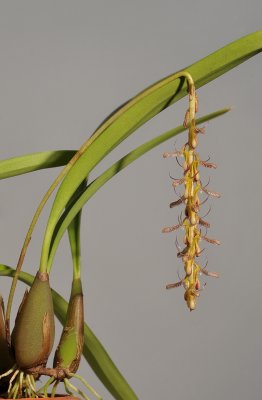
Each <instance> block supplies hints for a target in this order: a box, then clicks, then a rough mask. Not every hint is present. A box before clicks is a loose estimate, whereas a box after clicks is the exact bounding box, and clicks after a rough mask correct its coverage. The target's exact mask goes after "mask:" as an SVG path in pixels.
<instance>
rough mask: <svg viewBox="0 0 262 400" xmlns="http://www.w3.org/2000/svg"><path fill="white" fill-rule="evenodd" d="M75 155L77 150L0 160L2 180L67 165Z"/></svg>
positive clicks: (40, 153) (48, 152)
mask: <svg viewBox="0 0 262 400" xmlns="http://www.w3.org/2000/svg"><path fill="white" fill-rule="evenodd" d="M74 154H75V150H54V151H43V152H38V153H31V154H26V155H23V156H18V157H12V158H8V159H6V160H0V179H6V178H11V177H13V176H17V175H22V174H27V173H29V172H34V171H38V170H40V169H45V168H54V167H60V166H62V165H65V164H67V163H68V162H69V161H70V160H71V158H72V157H73V155H74Z"/></svg>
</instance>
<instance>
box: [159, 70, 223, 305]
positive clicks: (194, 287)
mask: <svg viewBox="0 0 262 400" xmlns="http://www.w3.org/2000/svg"><path fill="white" fill-rule="evenodd" d="M183 74H184V76H185V78H186V80H187V84H188V94H189V107H188V109H187V111H186V113H185V117H184V122H183V126H184V127H186V128H188V139H187V142H186V144H185V145H184V146H183V147H182V148H181V150H176V151H175V152H173V153H168V152H166V153H164V158H169V157H175V158H176V160H177V162H178V163H179V161H178V159H177V157H178V156H179V155H181V156H182V157H183V158H184V162H183V163H182V164H180V163H179V165H180V166H181V167H182V168H183V171H184V174H183V177H182V178H176V179H173V182H172V186H173V188H174V190H175V192H176V188H177V187H178V186H180V185H183V186H184V193H182V194H181V195H178V194H177V195H178V197H179V199H178V200H175V201H172V202H171V203H170V208H175V207H176V206H178V205H181V204H185V211H184V213H185V218H184V219H182V217H180V219H179V224H178V225H173V226H170V227H166V228H164V229H163V230H162V232H164V233H169V232H173V231H176V230H177V229H178V228H180V227H183V228H184V230H185V235H184V239H183V242H184V244H185V247H184V248H183V249H181V248H180V246H179V244H178V240H177V238H176V241H175V244H176V247H177V250H178V253H177V257H178V258H181V259H182V261H183V263H184V271H185V277H184V278H183V279H180V281H179V282H176V283H170V284H167V285H166V288H167V289H171V288H176V287H180V286H182V287H184V289H185V293H184V299H185V301H186V303H187V306H188V308H189V309H190V311H192V310H194V309H195V308H196V300H197V298H198V297H199V295H200V292H201V290H202V288H203V287H204V285H202V288H201V283H200V280H199V276H200V275H201V274H202V273H203V274H204V275H206V276H213V277H218V274H217V273H215V272H209V271H207V270H206V266H205V267H204V268H201V267H200V266H199V265H198V263H197V262H196V259H197V257H199V256H200V255H201V254H202V252H203V251H204V249H201V248H200V242H201V240H205V241H206V242H208V243H211V244H216V245H218V244H220V242H219V241H218V240H216V239H210V238H209V237H207V236H206V234H205V235H202V233H201V226H202V227H204V228H205V229H206V230H207V229H208V228H209V227H210V224H209V222H207V221H205V220H204V219H203V218H204V217H201V216H200V208H201V206H202V205H203V204H205V202H206V201H207V200H208V199H209V197H210V196H211V197H216V198H219V197H220V194H219V193H217V192H214V191H210V190H208V189H207V185H208V184H207V185H206V186H203V185H202V182H201V179H200V167H205V168H209V169H212V168H216V164H214V163H211V162H209V158H208V160H206V161H203V160H201V159H200V157H199V155H198V153H197V152H196V148H197V145H198V134H203V133H205V128H201V127H197V126H196V119H195V115H196V113H197V111H198V99H197V95H196V91H195V85H194V81H193V79H192V77H191V75H190V74H188V73H187V72H186V71H185V72H181V75H183ZM201 193H204V194H206V195H207V197H206V198H205V199H201V198H200V196H201ZM208 213H209V212H208ZM208 213H207V214H208ZM207 214H206V215H207Z"/></svg>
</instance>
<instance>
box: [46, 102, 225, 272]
mask: <svg viewBox="0 0 262 400" xmlns="http://www.w3.org/2000/svg"><path fill="white" fill-rule="evenodd" d="M228 111H230V108H224V109H222V110H219V111H216V112H213V113H211V114H208V115H205V116H204V117H201V118H198V119H197V120H196V123H197V124H202V123H203V122H206V121H208V120H211V119H214V118H217V117H219V116H221V115H223V114H225V113H227V112H228ZM185 130H186V129H185V128H184V127H183V125H180V126H178V127H177V128H174V129H171V130H169V131H167V132H165V133H163V134H162V135H160V136H157V137H156V138H154V139H151V140H149V141H148V142H146V143H144V144H142V145H140V146H139V147H137V148H136V149H135V150H133V151H131V152H130V153H128V154H126V155H125V156H124V157H122V158H121V159H120V160H118V161H117V162H116V163H114V164H113V165H112V166H111V167H109V168H108V169H107V170H106V171H105V172H103V173H102V174H101V175H100V176H99V177H98V178H96V179H95V180H94V181H93V182H91V183H90V184H89V185H88V186H87V187H86V188H85V189H83V190H81V191H79V192H78V196H77V197H76V198H75V200H74V201H72V202H71V206H70V207H68V208H67V209H66V210H65V211H64V213H63V214H62V216H61V217H60V219H59V221H58V223H57V225H56V228H55V231H54V235H53V238H52V242H51V246H50V254H49V259H48V264H47V265H48V270H50V268H51V266H52V262H53V258H54V256H55V253H56V250H57V247H58V245H59V242H60V240H61V238H62V236H63V234H64V232H65V230H66V229H67V227H68V226H69V225H70V223H71V221H72V220H73V219H74V218H75V216H76V215H77V213H78V212H79V210H81V208H82V207H83V206H84V205H85V203H86V202H87V201H88V200H89V199H90V198H91V197H92V196H93V195H94V194H95V193H96V192H97V191H98V190H99V189H100V188H101V187H102V186H103V185H104V184H105V183H106V182H108V181H109V180H110V179H111V178H113V177H114V176H115V175H116V174H117V173H118V172H120V171H122V169H124V168H126V167H127V166H128V165H130V164H131V163H132V162H134V161H135V160H137V159H138V158H139V157H141V156H142V155H144V154H145V153H147V152H148V151H150V150H152V149H153V148H154V147H156V146H158V145H160V144H161V143H163V142H165V141H166V140H168V139H170V138H172V137H174V136H176V135H178V134H179V133H181V132H184V131H185Z"/></svg>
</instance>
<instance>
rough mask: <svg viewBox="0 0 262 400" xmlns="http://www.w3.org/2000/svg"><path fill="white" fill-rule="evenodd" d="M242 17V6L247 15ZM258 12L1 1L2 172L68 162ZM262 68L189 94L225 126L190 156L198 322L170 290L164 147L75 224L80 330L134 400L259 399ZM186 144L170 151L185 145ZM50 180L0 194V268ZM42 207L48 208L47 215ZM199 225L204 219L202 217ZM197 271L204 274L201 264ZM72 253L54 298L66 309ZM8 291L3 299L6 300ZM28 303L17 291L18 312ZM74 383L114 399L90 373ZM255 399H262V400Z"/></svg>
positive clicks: (204, 5) (211, 128)
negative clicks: (196, 181)
mask: <svg viewBox="0 0 262 400" xmlns="http://www.w3.org/2000/svg"><path fill="white" fill-rule="evenodd" d="M247 4H248V5H247ZM261 11H262V6H261V1H260V0H254V1H249V2H248V3H246V1H242V0H241V1H240V0H235V1H233V0H221V1H219V2H218V1H216V2H215V1H206V0H198V1H179V0H177V1H152V0H151V1H149V0H148V1H132V2H131V1H129V2H128V1H123V0H122V1H120V0H119V1H117V0H114V1H96V2H95V1H93V2H92V1H10V0H9V1H1V2H0V60H1V68H0V126H1V148H0V157H1V158H2V159H4V158H8V157H11V156H15V155H20V154H24V153H30V152H35V151H41V150H49V149H61V148H62V149H75V148H78V147H79V146H80V145H81V143H82V142H83V141H84V140H85V139H86V138H87V137H88V136H89V135H90V134H91V133H92V132H93V131H94V129H95V128H96V126H97V125H98V124H99V123H100V122H101V121H102V120H103V118H104V117H105V116H106V115H107V114H109V113H110V112H111V111H112V110H113V109H114V108H116V107H117V106H118V105H120V104H121V103H122V102H124V101H125V100H127V99H128V98H130V97H131V96H133V95H135V94H136V93H137V92H138V91H140V90H142V89H143V88H145V87H146V86H147V85H149V84H151V83H153V82H154V81H156V80H158V79H160V78H162V77H164V76H166V75H168V74H170V73H172V72H174V71H176V70H178V69H181V68H183V67H185V66H187V65H189V64H191V63H193V62H194V61H197V60H198V59H200V58H202V57H204V56H206V55H208V54H209V53H211V52H213V51H215V50H216V49H218V48H220V47H222V46H224V45H225V44H227V43H229V42H230V41H233V40H235V39H237V38H239V37H241V36H244V35H245V34H248V33H250V32H252V31H256V30H259V29H261V14H262V13H261ZM260 74H261V56H260V55H258V56H256V57H254V58H253V59H251V60H249V61H247V62H246V63H244V64H242V65H241V66H239V67H238V68H236V69H234V70H233V71H231V72H229V73H227V74H226V75H224V76H222V77H220V78H219V79H217V80H216V81H214V82H212V83H210V84H209V85H208V86H205V87H203V88H201V89H200V90H199V91H198V94H199V99H200V112H199V115H202V114H206V113H208V112H211V111H214V110H216V109H217V108H222V107H224V106H228V105H229V106H233V111H232V112H231V113H230V114H228V115H226V116H225V117H223V118H220V119H218V120H215V121H212V122H210V123H209V124H208V125H207V134H206V136H205V137H201V143H200V146H199V151H200V153H201V155H203V158H207V156H208V155H210V156H211V158H212V160H213V161H215V162H217V164H218V166H219V168H218V170H216V171H208V172H207V173H206V172H205V173H206V176H209V175H210V176H211V184H210V188H211V189H214V190H218V191H220V192H221V193H222V198H221V199H220V200H218V201H214V202H212V213H211V215H210V218H209V220H210V222H211V223H212V229H211V230H210V236H211V237H216V238H219V239H220V240H221V242H222V245H221V246H220V247H214V246H213V247H212V246H206V247H208V249H207V252H206V255H207V256H208V260H209V268H210V270H215V271H219V272H220V274H221V278H220V279H219V280H212V279H211V278H207V279H206V281H207V287H206V289H205V290H204V292H203V293H202V294H201V297H200V299H199V301H198V306H197V310H196V311H195V312H192V313H189V312H188V310H187V308H186V306H185V303H184V300H183V290H182V289H180V290H179V289H177V290H173V291H169V292H167V291H165V289H164V287H165V284H166V282H173V281H175V280H177V270H178V269H179V270H180V271H182V264H181V263H180V261H179V260H177V259H176V248H175V245H174V239H175V235H171V236H168V235H162V234H161V232H160V231H161V228H162V227H163V226H165V225H169V224H172V223H175V222H176V219H177V214H178V212H177V210H170V209H169V207H168V204H169V202H170V201H172V200H174V195H173V191H172V187H171V182H170V179H169V176H168V174H169V172H170V173H171V174H173V175H174V176H180V174H181V170H180V169H179V167H178V166H177V164H176V163H175V161H173V160H168V161H165V160H163V159H162V153H163V151H167V150H172V149H173V144H174V140H170V141H169V142H167V143H165V144H163V145H162V146H160V147H158V148H156V149H155V150H153V151H151V152H150V153H148V154H147V155H146V156H144V157H143V158H142V159H140V160H138V161H137V162H136V163H135V164H133V165H132V166H130V167H129V168H127V169H126V170H125V171H123V172H122V173H121V174H119V175H118V176H117V177H115V178H114V179H113V180H112V181H111V182H110V183H108V184H107V185H106V186H104V187H103V188H102V189H101V190H100V191H99V192H98V193H97V194H96V195H95V197H94V198H92V199H91V201H90V202H89V204H88V206H87V207H86V208H85V211H84V213H83V223H82V233H83V238H82V242H83V266H84V271H83V280H84V284H85V306H86V320H87V321H88V323H89V324H90V326H91V327H92V329H93V330H94V332H95V333H96V334H97V336H98V337H99V338H100V339H101V341H102V343H103V344H104V345H105V347H106V349H107V350H108V352H109V354H110V355H111V356H112V358H113V360H114V361H115V363H116V364H117V366H118V367H119V368H120V370H121V371H122V373H123V374H124V376H125V377H126V378H127V380H128V382H129V383H130V384H131V386H132V387H133V388H134V390H135V391H136V393H137V395H138V397H139V399H143V400H149V399H162V398H170V399H171V398H172V399H179V400H188V399H191V398H194V399H196V400H198V399H201V400H207V399H208V400H210V399H212V400H218V399H239V400H245V399H247V398H248V399H251V400H252V399H257V398H259V397H260V396H261V377H262V376H261V357H262V349H261V339H260V338H261V329H262V312H261V279H262V272H261V255H260V254H261V194H262V192H261V145H262V135H261V106H262V103H261V76H260ZM185 108H186V100H185V99H184V100H182V101H181V102H179V104H176V105H175V106H173V107H171V108H170V109H168V110H166V111H165V112H163V113H162V114H161V115H160V116H157V117H156V118H154V119H153V120H152V121H150V122H149V123H147V124H146V126H144V127H143V128H141V129H139V131H138V132H137V133H136V134H134V135H133V136H132V138H130V139H128V140H127V141H126V142H125V143H123V144H122V145H121V146H119V148H118V149H116V150H115V151H114V152H113V153H112V154H111V155H110V156H109V157H108V158H107V159H106V160H104V161H103V162H102V163H101V166H99V167H98V168H97V169H96V171H95V172H94V174H93V176H95V175H97V174H98V173H99V172H101V171H103V170H104V168H105V167H106V166H109V165H110V164H111V163H112V162H113V161H114V160H117V159H118V158H119V157H120V156H122V155H123V154H125V153H126V152H128V151H130V150H131V149H133V148H134V147H135V146H137V145H139V144H141V143H142V142H144V141H146V140H148V139H150V138H152V137H154V136H155V135H157V134H160V133H162V132H164V131H165V130H167V129H170V128H172V127H174V126H176V125H178V124H180V123H181V122H182V120H183V116H184V111H185ZM185 138H186V136H185V135H182V136H180V137H179V138H178V140H177V146H178V147H179V145H181V144H182V143H183V142H184V141H185ZM57 173H58V170H47V171H41V172H37V173H34V174H30V175H26V176H22V177H17V178H13V179H10V180H5V181H2V182H1V185H0V221H1V231H0V243H1V260H0V261H1V262H2V263H6V264H8V265H15V263H16V261H17V258H18V255H19V251H20V248H21V245H22V242H23V238H24V235H25V232H26V229H27V227H28V225H29V222H30V220H31V217H32V215H33V212H34V210H35V208H36V206H37V204H38V202H39V201H40V198H41V196H42V195H43V193H44V192H45V191H46V189H47V188H48V186H49V185H50V183H51V182H52V180H53V178H54V177H55V176H56V175H57ZM50 204H51V203H49V207H50ZM206 209H207V208H206ZM47 216H48V209H47V210H46V211H45V212H44V213H43V216H42V218H41V221H40V223H39V224H38V226H37V229H36V232H35V235H34V237H33V240H32V243H31V246H30V250H29V253H28V256H27V258H26V262H25V266H24V267H25V269H26V270H28V271H36V268H37V265H38V261H39V255H40V248H41V240H42V237H43V230H44V224H45V219H46V218H47ZM203 262H205V258H203ZM70 268H71V263H70V253H69V250H68V242H67V238H65V239H64V240H63V242H62V245H61V246H60V248H59V252H58V254H57V257H56V259H55V265H54V269H53V275H52V285H53V286H54V287H56V288H57V289H58V290H59V291H60V292H61V293H62V294H64V296H67V295H68V291H69V286H70V283H69V281H70V277H71V271H70ZM9 284H10V280H9V279H8V278H1V282H0V290H1V292H3V293H4V294H5V296H6V295H7V290H8V287H9ZM23 290H24V286H23V285H22V284H20V285H19V290H18V291H17V297H16V301H17V302H18V301H20V297H21V294H22V292H23ZM81 373H82V374H83V375H84V376H85V377H86V378H88V380H89V381H90V382H91V383H92V384H93V386H94V387H95V388H97V390H98V391H99V392H100V394H101V395H103V396H104V398H105V399H111V398H112V397H111V396H110V394H109V393H108V392H107V391H106V390H105V389H104V387H103V386H102V385H101V384H100V383H99V382H98V380H97V378H96V377H95V376H94V374H93V373H92V371H91V370H90V368H89V367H88V366H87V364H86V363H85V361H84V360H83V361H82V365H81ZM259 395H260V396H259Z"/></svg>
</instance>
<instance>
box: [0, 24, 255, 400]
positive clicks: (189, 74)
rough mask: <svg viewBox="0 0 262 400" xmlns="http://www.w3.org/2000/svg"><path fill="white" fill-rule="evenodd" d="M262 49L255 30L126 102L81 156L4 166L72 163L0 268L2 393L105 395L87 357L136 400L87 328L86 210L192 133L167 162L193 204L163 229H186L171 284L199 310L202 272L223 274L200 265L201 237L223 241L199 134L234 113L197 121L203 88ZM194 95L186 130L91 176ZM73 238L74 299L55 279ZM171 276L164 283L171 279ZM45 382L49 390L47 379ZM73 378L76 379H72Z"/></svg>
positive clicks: (122, 396) (3, 172)
mask: <svg viewBox="0 0 262 400" xmlns="http://www.w3.org/2000/svg"><path fill="white" fill-rule="evenodd" d="M261 50H262V31H258V32H255V33H252V34H249V35H247V36H245V37H243V38H240V39H238V40H236V41H234V42H232V43H230V44H228V45H226V46H225V47H223V48H221V49H219V50H217V51H215V52H214V53H212V54H210V55H208V56H207V57H205V58H203V59H201V60H200V61H198V62H196V63H194V64H192V65H190V66H188V67H186V68H183V69H182V70H180V71H178V72H176V73H174V74H172V75H170V76H168V77H166V78H164V79H162V80H160V81H159V82H157V83H154V84H153V85H151V86H150V87H148V88H147V89H145V90H143V91H142V92H140V93H139V94H138V95H136V96H135V97H133V98H132V99H131V100H129V101H127V102H126V103H124V104H123V105H122V106H120V107H119V108H118V109H117V110H116V111H114V112H113V113H112V114H110V116H109V117H108V118H107V119H106V120H104V121H103V123H102V124H101V125H100V126H99V127H98V128H97V130H96V131H95V132H94V133H93V134H92V135H91V136H90V137H89V138H88V139H87V141H86V142H85V143H84V144H83V145H82V146H81V147H80V148H79V150H78V151H74V150H68V151H62V150H61V151H47V152H41V153H34V154H28V155H23V156H19V157H15V158H10V159H7V160H2V161H0V179H7V178H11V177H13V176H17V175H21V174H25V173H29V172H33V171H36V170H39V169H43V168H53V167H58V166H61V167H62V166H63V168H62V169H61V172H60V173H59V175H58V176H57V178H56V179H55V181H54V182H53V183H51V185H50V188H49V189H48V191H47V192H46V194H45V195H44V196H43V198H42V200H41V202H40V203H39V205H38V207H37V208H36V211H35V214H34V215H33V218H32V221H31V223H30V225H29V228H28V231H27V233H26V236H25V239H24V244H23V247H22V249H21V253H20V255H19V258H18V262H17V265H16V266H15V267H13V268H12V267H10V266H7V265H4V264H0V275H1V276H8V277H12V279H13V280H12V285H11V288H10V294H9V298H8V299H7V305H6V308H5V307H4V300H3V298H2V297H0V354H1V357H0V397H2V398H29V397H30V398H31V397H34V398H37V397H49V396H50V397H54V396H55V393H56V390H57V386H58V384H59V383H61V382H62V383H63V384H64V387H65V391H66V392H67V393H69V394H74V395H77V396H79V395H80V396H82V397H83V398H85V399H88V398H89V397H88V396H93V397H95V398H98V399H99V398H101V397H100V396H99V394H98V393H97V392H96V391H95V389H93V388H92V387H91V386H90V385H89V383H88V382H87V381H86V380H85V379H84V378H83V377H81V376H80V375H78V374H77V370H78V367H79V363H80V359H81V356H82V354H83V356H84V358H85V359H86V361H87V362H88V363H89V365H90V366H91V368H92V369H93V370H94V372H95V373H96V375H97V376H98V378H99V379H100V380H101V382H102V383H103V384H104V385H105V387H106V388H107V389H108V391H109V392H110V393H111V394H112V396H113V397H114V398H115V399H117V400H134V399H137V398H138V397H137V396H136V394H135V392H134V391H133V389H132V388H131V387H130V386H129V384H128V383H127V381H126V380H125V378H124V377H123V376H122V374H121V373H120V371H119V370H118V368H117V367H116V365H115V364H114V363H113V361H112V360H111V359H110V357H109V355H108V353H107V352H106V350H105V349H104V347H103V345H102V344H101V343H100V342H99V340H98V339H97V338H96V336H95V334H94V333H93V332H92V331H91V329H90V328H89V326H88V325H87V323H85V322H84V306H83V292H84V285H82V281H81V257H80V256H81V242H80V222H81V210H82V208H83V206H84V205H86V203H88V201H89V200H90V198H91V197H92V196H93V195H94V194H95V193H96V192H97V191H98V190H99V189H100V188H101V187H102V186H103V185H104V184H105V183H106V182H108V181H109V180H110V179H111V178H113V177H114V176H115V175H116V174H117V173H118V172H120V171H121V170H122V169H124V168H125V167H126V166H128V165H129V164H131V163H132V162H134V161H135V160H136V159H138V158H139V157H141V156H143V155H144V154H145V153H146V152H148V151H150V150H151V149H153V148H154V147H156V146H158V145H159V144H161V143H163V142H164V141H166V140H168V139H170V138H172V137H174V136H176V135H178V134H179V133H181V132H184V131H186V130H188V138H187V141H186V143H185V145H184V146H183V147H182V148H181V149H180V150H176V149H175V151H173V152H169V153H165V154H164V157H174V158H178V157H179V156H182V157H183V165H181V166H182V168H183V176H182V177H181V178H179V179H173V187H174V189H175V191H176V190H177V188H178V187H182V186H183V187H184V191H183V194H181V193H180V194H178V198H177V199H175V200H174V201H173V202H172V203H171V204H170V207H171V208H173V207H176V206H179V205H180V204H181V205H184V207H185V210H184V216H183V217H182V214H180V216H179V218H178V224H175V225H172V226H169V227H166V228H164V229H163V232H174V231H176V230H177V229H179V228H180V227H183V228H184V230H185V234H184V245H185V247H184V248H183V249H182V248H180V247H179V244H178V243H177V246H178V254H177V255H178V257H179V258H181V259H182V261H183V264H184V270H185V276H184V277H183V278H181V279H180V280H179V282H176V283H172V284H168V285H167V288H168V289H169V288H171V287H178V286H183V287H184V289H185V294H184V298H185V300H186V304H187V306H188V308H189V309H190V310H191V311H192V310H194V309H195V308H196V300H197V297H198V296H199V294H200V290H201V283H200V279H199V275H200V274H201V273H204V274H205V275H209V276H214V277H217V276H218V274H217V273H214V272H209V271H208V270H207V269H206V266H200V265H199V262H198V261H197V258H198V257H199V255H200V254H201V252H202V250H201V248H200V241H201V240H205V241H208V242H209V243H213V244H219V241H218V240H216V239H210V238H209V237H208V236H207V235H206V232H204V233H203V230H204V229H207V228H209V224H208V222H207V221H206V220H205V219H204V216H202V215H201V213H200V207H201V203H202V202H203V201H205V200H201V193H203V194H206V195H207V197H209V196H214V197H219V194H218V193H217V192H213V191H211V190H210V189H209V188H207V187H205V186H204V185H203V184H202V181H201V176H200V169H201V167H206V168H215V167H216V166H215V164H214V163H212V162H209V160H207V161H205V160H202V159H201V157H200V155H199V154H198V152H197V145H198V137H199V135H201V134H202V133H203V128H202V127H201V126H199V125H201V124H202V123H204V122H205V121H208V120H211V119H213V118H216V117H218V116H222V115H223V114H225V113H227V112H228V111H229V109H228V108H224V109H221V110H218V111H214V112H213V113H211V114H209V115H205V116H202V117H199V118H198V119H197V118H196V112H197V111H198V99H197V95H196V89H197V88H199V87H201V86H203V85H206V84H207V83H209V82H210V81H212V80H214V79H216V78H217V77H219V76H221V75H222V74H224V73H226V72H227V71H229V70H231V69H232V68H234V67H236V66H237V65H239V64H241V63H242V62H244V61H246V60H247V59H249V58H251V57H253V56H254V55H256V54H257V53H259V52H260V51H261ZM187 95H188V96H189V106H188V110H186V114H185V118H184V122H183V124H182V125H180V126H178V127H176V128H174V129H171V130H169V131H168V132H165V133H163V134H161V135H160V136H158V137H155V138H153V139H151V140H150V141H148V142H146V143H144V144H141V145H140V146H139V147H138V148H136V149H134V150H133V151H131V152H130V153H128V154H126V155H124V156H123V157H122V158H121V159H120V160H119V161H118V162H116V163H114V164H113V165H112V166H111V167H109V168H108V169H106V170H105V171H104V172H103V173H102V174H101V175H100V176H98V177H97V178H96V179H95V180H93V181H91V182H89V181H88V176H89V175H90V172H91V171H92V170H93V169H94V167H95V166H96V165H97V164H98V163H99V162H100V161H101V160H102V159H103V158H104V157H105V156H106V155H108V154H109V153H110V152H111V151H112V150H113V149H114V148H115V147H116V146H118V145H119V144H120V143H121V142H122V141H123V140H125V139H126V138H127V137H128V136H130V135H131V134H132V133H133V132H135V131H136V130H137V129H138V128H139V127H140V126H142V125H143V124H145V123H146V122H147V121H148V120H149V119H151V118H153V117H154V116H156V115H157V114H158V113H160V112H161V111H163V110H164V109H165V108H167V107H169V106H171V105H172V104H174V103H176V102H177V101H178V100H180V99H181V98H183V97H184V96H187ZM55 189H58V190H57V193H56V196H55V198H54V200H53V203H52V207H51V210H50V214H49V218H48V220H47V222H46V229H45V233H44V238H43V243H42V252H41V255H40V257H39V259H40V261H39V268H38V270H37V271H36V274H35V276H34V277H33V276H32V275H30V274H28V273H27V272H24V271H22V266H23V262H24V259H25V256H26V253H27V249H28V246H29V243H30V239H31V237H32V235H33V233H34V228H35V226H36V223H37V221H38V218H39V216H40V214H41V212H42V210H43V208H44V207H45V205H46V203H47V200H48V199H49V198H50V196H51V195H52V193H53V192H54V190H55ZM66 231H67V232H68V235H69V242H70V246H71V254H72V286H71V295H70V298H69V302H68V303H67V302H66V300H64V299H63V298H62V297H61V296H60V295H59V294H58V293H57V292H56V291H55V290H54V289H51V286H50V279H51V271H52V267H53V260H54V256H55V254H56V251H57V248H58V246H59V243H60V241H61V238H62V237H63V235H64V234H65V232H66ZM163 279H164V277H163ZM18 280H21V281H22V282H24V283H25V284H26V285H28V286H30V287H31V288H30V289H29V290H26V292H25V295H24V297H23V299H22V302H21V305H20V307H19V310H18V311H17V317H16V320H15V322H14V323H13V324H12V323H11V321H10V313H11V308H12V302H13V298H14V294H15V288H16V284H17V281H18ZM55 315H56V317H57V318H58V319H59V321H60V322H61V323H62V325H63V330H62V334H61V338H60V341H59V345H58V347H57V349H56V352H55V357H54V360H53V364H51V365H50V364H49V356H50V352H51V350H52V347H53V343H54V336H55V328H54V316H55ZM41 376H42V377H46V381H45V383H44V385H43V386H42V387H40V386H39V384H38V382H39V378H40V377H41ZM74 380H76V381H77V380H78V381H80V382H81V383H82V384H83V385H84V386H85V388H86V391H85V392H83V391H82V390H80V389H79V388H78V387H77V386H76V383H75V382H74ZM72 382H74V383H72Z"/></svg>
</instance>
